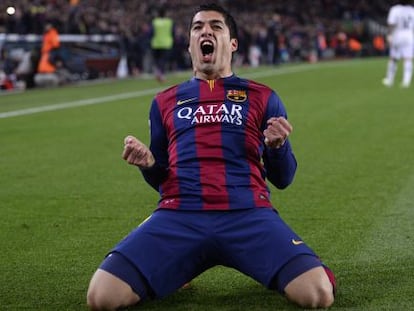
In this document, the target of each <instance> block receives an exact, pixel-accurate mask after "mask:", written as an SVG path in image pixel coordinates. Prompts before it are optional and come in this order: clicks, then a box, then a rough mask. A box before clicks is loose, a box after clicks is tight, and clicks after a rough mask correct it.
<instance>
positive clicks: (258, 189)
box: [142, 75, 296, 211]
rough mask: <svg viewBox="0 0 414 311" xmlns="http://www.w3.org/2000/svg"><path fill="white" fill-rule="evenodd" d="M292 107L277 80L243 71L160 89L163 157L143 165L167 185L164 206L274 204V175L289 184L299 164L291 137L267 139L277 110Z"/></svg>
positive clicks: (156, 183) (158, 144) (157, 150)
mask: <svg viewBox="0 0 414 311" xmlns="http://www.w3.org/2000/svg"><path fill="white" fill-rule="evenodd" d="M277 116H284V117H286V118H287V115H286V110H285V108H284V106H283V103H282V101H281V100H280V98H279V97H278V96H277V94H276V93H275V92H274V91H273V90H272V89H270V88H269V87H267V86H265V85H262V84H259V83H256V82H254V81H251V80H247V79H242V78H239V77H237V76H235V75H232V76H231V77H228V78H223V79H218V80H208V81H205V80H201V79H197V78H192V79H191V80H189V81H186V82H184V83H182V84H179V85H176V86H173V87H171V88H169V89H167V90H165V91H163V92H161V93H159V94H157V95H156V96H155V98H154V100H153V102H152V106H151V110H150V130H151V143H150V150H151V151H152V153H153V155H154V157H155V160H156V164H155V165H154V167H152V168H150V169H143V170H142V173H143V176H144V178H145V180H146V181H147V182H148V183H149V184H150V185H151V186H152V187H153V188H154V189H156V190H157V191H158V192H159V193H160V200H159V203H158V208H167V209H182V210H193V211H194V210H233V209H248V208H256V207H271V206H272V204H271V202H270V197H269V196H270V191H269V188H268V186H267V184H266V178H267V179H268V180H269V181H270V182H271V183H272V184H274V185H275V186H276V187H277V188H280V189H283V188H285V187H287V186H288V185H289V184H290V183H291V182H292V180H293V177H294V174H295V171H296V159H295V156H294V154H293V152H292V150H291V146H290V143H289V141H286V142H285V144H284V145H283V146H282V147H281V148H279V149H269V148H267V147H266V146H265V144H264V136H263V130H264V129H265V128H266V127H267V125H266V121H267V120H268V119H269V118H271V117H277Z"/></svg>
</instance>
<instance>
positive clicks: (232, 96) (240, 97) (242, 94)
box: [227, 90, 247, 103]
mask: <svg viewBox="0 0 414 311" xmlns="http://www.w3.org/2000/svg"><path fill="white" fill-rule="evenodd" d="M227 99H228V100H231V101H233V102H238V103H241V102H244V101H245V100H246V99H247V94H246V91H244V90H228V91H227Z"/></svg>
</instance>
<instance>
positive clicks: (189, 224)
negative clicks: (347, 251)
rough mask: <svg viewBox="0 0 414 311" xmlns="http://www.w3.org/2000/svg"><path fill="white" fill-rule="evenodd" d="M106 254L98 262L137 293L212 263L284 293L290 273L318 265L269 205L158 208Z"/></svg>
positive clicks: (170, 285)
mask: <svg viewBox="0 0 414 311" xmlns="http://www.w3.org/2000/svg"><path fill="white" fill-rule="evenodd" d="M110 254H113V255H112V256H111V257H107V259H105V260H104V262H103V263H102V265H101V268H102V269H104V270H106V271H108V272H110V273H112V274H114V275H116V276H118V277H119V278H121V279H122V280H124V281H125V282H127V283H128V284H129V285H130V286H131V287H132V289H133V290H134V291H135V292H136V293H137V294H138V295H139V296H140V297H141V299H145V298H146V297H147V296H152V297H154V298H162V297H165V296H167V295H169V294H171V293H173V292H175V291H176V290H177V289H179V288H180V287H181V286H182V285H184V284H185V283H187V282H189V281H191V280H192V279H194V278H195V277H197V276H198V275H199V274H201V273H202V272H204V271H206V270H207V269H209V268H211V267H213V266H216V265H222V266H226V267H231V268H234V269H236V270H238V271H240V272H241V273H243V274H245V275H247V276H250V277H251V278H253V279H254V280H256V281H257V282H259V283H261V284H263V285H264V286H266V287H267V288H271V289H277V290H278V291H279V292H281V293H283V290H284V288H285V286H286V285H287V284H288V283H289V282H290V281H291V280H293V279H294V278H295V277H297V276H298V275H300V274H302V273H304V272H306V271H308V270H310V269H312V268H314V267H317V266H321V265H322V264H321V262H320V260H319V259H318V257H317V256H316V255H315V253H314V252H313V251H312V249H310V248H309V247H308V246H307V245H306V244H305V243H303V241H302V240H301V238H300V237H299V236H298V235H297V234H295V233H294V232H293V231H292V229H290V228H289V226H287V225H286V223H285V222H284V221H283V220H282V219H281V218H280V217H279V215H278V213H277V212H276V211H275V210H274V209H271V208H256V209H248V210H237V211H194V212H193V211H176V210H157V211H155V212H154V213H153V214H152V215H151V216H150V217H149V218H148V219H147V220H146V221H144V222H143V223H142V224H141V225H140V226H139V227H137V228H136V229H135V230H134V231H132V232H131V233H130V234H129V235H127V236H126V237H125V238H124V239H123V240H122V241H121V242H120V243H119V244H118V245H116V246H115V247H114V249H112V250H111V252H110ZM114 255H115V256H114ZM110 258H111V259H110Z"/></svg>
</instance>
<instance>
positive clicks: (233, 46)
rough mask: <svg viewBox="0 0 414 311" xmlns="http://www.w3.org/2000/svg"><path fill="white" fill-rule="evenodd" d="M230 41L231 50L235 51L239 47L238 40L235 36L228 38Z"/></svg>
mask: <svg viewBox="0 0 414 311" xmlns="http://www.w3.org/2000/svg"><path fill="white" fill-rule="evenodd" d="M230 41H231V42H230V43H231V51H232V52H236V51H237V49H238V48H239V41H238V40H237V39H235V38H233V39H230Z"/></svg>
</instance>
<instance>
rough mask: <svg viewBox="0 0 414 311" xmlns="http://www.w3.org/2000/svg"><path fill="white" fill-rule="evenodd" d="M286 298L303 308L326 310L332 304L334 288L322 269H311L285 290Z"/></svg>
mask: <svg viewBox="0 0 414 311" xmlns="http://www.w3.org/2000/svg"><path fill="white" fill-rule="evenodd" d="M285 294H286V297H287V298H288V299H289V300H291V301H292V302H294V303H296V304H298V305H299V306H301V307H304V308H328V307H330V306H331V305H332V304H333V302H334V299H335V298H334V286H333V284H332V282H331V280H330V278H329V277H328V275H327V273H326V271H325V269H324V268H323V267H316V268H313V269H311V270H309V271H307V272H305V273H303V274H301V275H299V276H298V277H296V278H295V279H293V280H292V281H291V282H290V283H289V284H288V285H287V286H286V288H285Z"/></svg>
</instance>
